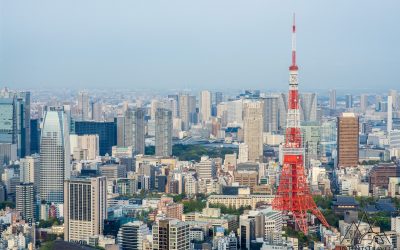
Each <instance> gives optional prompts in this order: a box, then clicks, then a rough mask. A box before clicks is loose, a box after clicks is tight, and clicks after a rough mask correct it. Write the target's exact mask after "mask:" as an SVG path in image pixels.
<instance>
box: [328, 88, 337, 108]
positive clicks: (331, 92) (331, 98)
mask: <svg viewBox="0 0 400 250" xmlns="http://www.w3.org/2000/svg"><path fill="white" fill-rule="evenodd" d="M329 108H330V109H336V89H331V90H329Z"/></svg>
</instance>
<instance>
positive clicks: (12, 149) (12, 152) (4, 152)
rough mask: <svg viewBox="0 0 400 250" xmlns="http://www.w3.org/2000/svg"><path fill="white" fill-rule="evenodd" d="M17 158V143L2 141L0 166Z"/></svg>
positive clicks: (0, 144)
mask: <svg viewBox="0 0 400 250" xmlns="http://www.w3.org/2000/svg"><path fill="white" fill-rule="evenodd" d="M16 160H17V144H11V143H0V166H3V165H4V164H9V163H10V162H11V161H16Z"/></svg>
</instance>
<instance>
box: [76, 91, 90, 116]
mask: <svg viewBox="0 0 400 250" xmlns="http://www.w3.org/2000/svg"><path fill="white" fill-rule="evenodd" d="M78 114H79V119H81V120H83V121H86V120H88V119H89V94H88V92H86V91H81V92H79V94H78Z"/></svg>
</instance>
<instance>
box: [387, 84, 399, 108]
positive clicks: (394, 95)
mask: <svg viewBox="0 0 400 250" xmlns="http://www.w3.org/2000/svg"><path fill="white" fill-rule="evenodd" d="M389 95H390V96H391V97H392V101H393V108H394V110H396V111H397V110H400V99H399V94H398V93H397V90H394V89H391V90H390V91H389Z"/></svg>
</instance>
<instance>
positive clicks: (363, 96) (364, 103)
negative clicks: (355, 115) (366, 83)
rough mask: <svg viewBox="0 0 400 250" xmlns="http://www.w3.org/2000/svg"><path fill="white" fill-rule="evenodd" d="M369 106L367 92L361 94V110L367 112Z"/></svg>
mask: <svg viewBox="0 0 400 250" xmlns="http://www.w3.org/2000/svg"><path fill="white" fill-rule="evenodd" d="M367 108H368V95H367V94H361V96H360V110H361V112H363V113H365V111H366V110H367Z"/></svg>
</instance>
